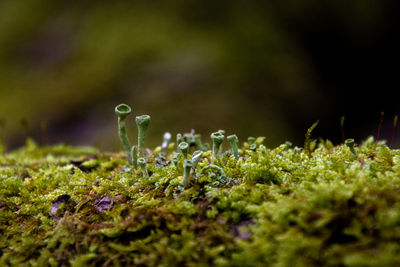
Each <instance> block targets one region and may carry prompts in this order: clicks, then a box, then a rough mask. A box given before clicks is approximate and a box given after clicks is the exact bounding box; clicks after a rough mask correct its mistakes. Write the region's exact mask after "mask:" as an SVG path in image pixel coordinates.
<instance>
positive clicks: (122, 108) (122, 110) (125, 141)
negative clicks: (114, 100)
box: [115, 104, 132, 164]
mask: <svg viewBox="0 0 400 267" xmlns="http://www.w3.org/2000/svg"><path fill="white" fill-rule="evenodd" d="M131 112H132V109H131V108H130V107H129V106H128V105H126V104H120V105H118V106H116V107H115V113H116V114H117V116H118V134H119V139H120V140H121V143H122V147H123V148H124V150H125V153H126V158H127V159H128V162H129V163H131V164H132V157H131V143H130V141H129V138H128V134H127V132H126V124H125V118H126V117H127V116H128V115H129V114H131Z"/></svg>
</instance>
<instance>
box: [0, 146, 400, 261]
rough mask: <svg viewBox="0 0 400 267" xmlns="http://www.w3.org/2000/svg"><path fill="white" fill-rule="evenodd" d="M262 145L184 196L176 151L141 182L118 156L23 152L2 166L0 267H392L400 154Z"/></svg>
mask: <svg viewBox="0 0 400 267" xmlns="http://www.w3.org/2000/svg"><path fill="white" fill-rule="evenodd" d="M261 141H262V139H257V141H256V145H255V146H254V145H252V147H250V145H249V144H247V143H244V145H243V146H242V147H241V150H240V153H241V158H240V159H239V160H236V159H235V157H234V156H233V155H230V153H229V152H227V153H225V154H224V156H221V157H216V158H214V157H212V155H211V151H207V152H205V153H203V155H202V159H201V160H200V162H199V164H198V165H197V169H196V174H195V175H193V177H192V178H191V180H190V185H189V186H188V187H187V188H183V187H182V186H181V180H182V176H183V172H184V167H183V165H184V159H183V157H182V156H179V157H178V158H177V162H176V160H175V162H176V166H175V165H174V164H173V163H171V162H172V160H173V157H174V155H175V152H174V151H172V150H173V149H174V147H173V144H171V145H170V146H169V148H168V155H167V156H166V157H164V158H162V157H160V153H159V152H160V150H161V149H160V148H156V149H154V150H153V151H150V150H148V151H147V168H148V172H149V175H150V177H149V178H143V176H142V171H141V169H140V167H138V168H137V169H133V168H132V167H130V166H129V165H128V164H127V161H126V160H125V157H124V153H122V152H121V153H101V152H99V151H96V150H94V149H91V148H72V147H68V146H55V147H44V148H39V147H37V146H36V145H35V143H33V142H32V141H28V142H27V145H26V146H25V147H24V148H22V149H20V150H17V151H14V152H12V153H9V154H5V155H2V156H0V247H1V250H0V265H1V266H7V265H18V266H25V265H26V266H29V265H33V266H46V265H50V266H66V265H73V266H129V265H139V266H140V265H143V266H147V265H149V266H154V265H160V266H209V265H218V266H266V265H267V266H268V265H271V266H320V265H329V266H343V265H346V266H369V265H374V266H396V265H397V266H398V265H400V243H399V241H400V201H399V200H400V194H399V190H400V151H399V150H391V149H389V148H388V147H387V146H386V145H385V144H384V142H379V143H377V144H375V142H374V140H373V139H372V138H370V139H368V140H367V141H365V142H364V143H363V144H361V145H360V146H357V147H356V148H355V151H356V153H357V154H354V153H352V152H350V150H349V148H348V147H347V146H345V145H340V146H333V145H332V144H331V143H330V142H329V141H320V142H319V143H318V144H316V143H315V142H311V143H309V144H308V145H307V146H308V148H307V153H306V152H305V150H304V149H302V148H297V147H294V148H292V147H291V146H290V144H289V143H287V144H283V145H281V146H279V147H277V148H274V149H269V148H266V147H265V146H264V145H262V144H261ZM192 150H193V149H192ZM191 152H192V151H191ZM189 158H191V153H190V155H189ZM210 164H213V165H216V166H219V167H221V168H222V170H223V171H224V172H225V174H226V175H225V176H223V175H221V173H220V172H219V171H215V170H214V169H208V170H207V171H205V172H204V173H201V169H202V168H204V167H206V166H209V165H210Z"/></svg>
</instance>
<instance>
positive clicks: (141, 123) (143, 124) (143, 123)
mask: <svg viewBox="0 0 400 267" xmlns="http://www.w3.org/2000/svg"><path fill="white" fill-rule="evenodd" d="M149 124H150V116H149V115H142V116H137V117H136V125H137V127H138V150H139V154H140V155H141V156H143V153H144V152H143V149H144V140H145V138H146V132H147V128H148V127H149Z"/></svg>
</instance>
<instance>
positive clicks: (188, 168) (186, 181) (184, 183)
mask: <svg viewBox="0 0 400 267" xmlns="http://www.w3.org/2000/svg"><path fill="white" fill-rule="evenodd" d="M192 167H193V163H192V161H191V160H188V159H186V160H185V163H184V166H183V168H184V173H183V178H182V186H183V187H184V188H187V187H189V184H190V171H191V169H192Z"/></svg>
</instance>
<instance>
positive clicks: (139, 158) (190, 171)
mask: <svg viewBox="0 0 400 267" xmlns="http://www.w3.org/2000/svg"><path fill="white" fill-rule="evenodd" d="M131 112H132V109H131V108H130V107H129V106H128V105H126V104H120V105H118V106H116V107H115V113H116V114H117V116H118V130H119V137H120V140H121V143H122V146H123V148H124V150H125V152H126V157H127V160H128V162H129V163H130V164H132V165H133V167H134V168H137V165H139V166H140V168H141V169H142V173H143V176H144V177H149V173H148V171H147V168H146V158H145V152H144V149H143V147H144V140H145V138H146V131H147V128H148V126H149V124H150V116H149V115H141V116H137V117H136V125H137V127H138V144H137V146H132V145H131V143H130V141H129V138H128V134H127V131H126V124H125V118H126V117H127V116H128V115H129V114H130V113H131ZM171 137H172V135H171V133H169V132H166V133H165V134H164V137H163V142H162V145H161V153H162V154H163V155H166V150H167V147H168V145H169V142H170V141H171ZM211 139H212V142H213V146H212V156H213V157H219V156H221V155H222V146H221V145H222V142H223V141H224V139H225V131H224V130H218V131H217V132H215V133H212V134H211ZM227 139H228V141H229V143H230V146H231V149H232V152H231V153H232V154H233V155H234V157H235V158H236V160H238V159H239V157H240V154H239V148H238V143H239V141H238V138H237V136H236V135H229V136H228V137H227ZM176 141H177V144H178V151H177V152H176V153H175V155H174V156H173V159H172V162H173V164H174V165H175V166H176V165H177V164H178V157H179V156H180V155H182V156H183V158H184V173H183V179H182V186H183V187H184V188H187V187H188V186H189V184H190V178H191V177H195V176H196V167H197V164H198V163H199V161H200V160H201V157H202V155H203V151H206V150H208V144H203V143H202V141H201V136H200V134H193V133H190V134H185V135H182V134H180V133H178V134H177V136H176ZM255 141H256V140H255V138H254V137H249V138H248V142H249V145H250V149H252V150H254V149H255V148H256V144H255ZM190 146H196V148H197V149H198V150H196V151H194V152H193V154H192V157H191V159H189V158H188V156H189V148H190ZM207 170H213V171H215V172H218V173H219V177H218V178H219V179H226V178H227V177H226V175H225V173H224V171H223V169H222V168H221V167H218V166H216V165H213V164H210V165H208V166H206V167H204V168H202V169H201V173H205V172H206V171H207ZM210 175H211V176H215V175H216V174H214V173H210Z"/></svg>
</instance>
